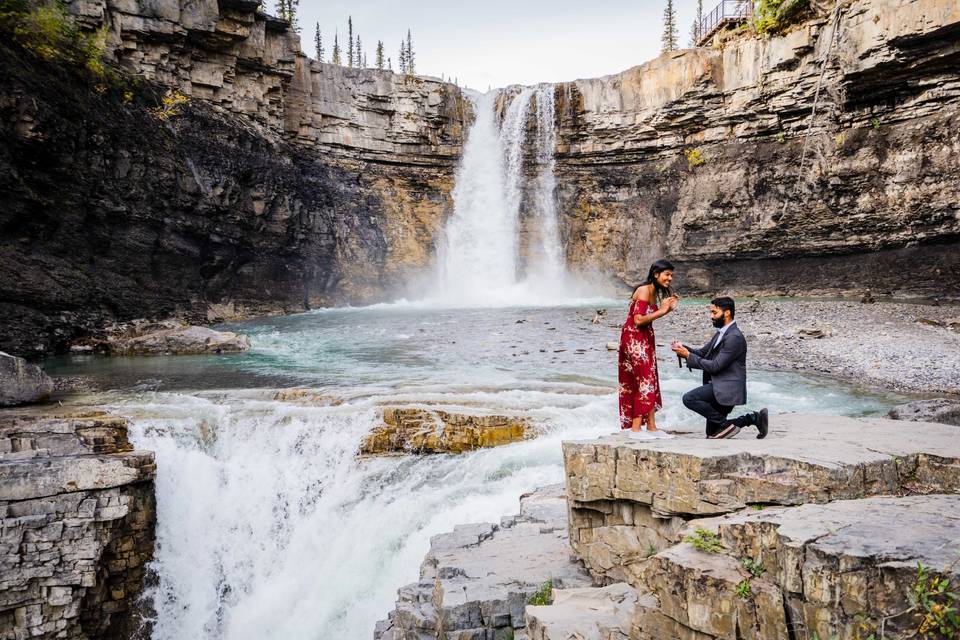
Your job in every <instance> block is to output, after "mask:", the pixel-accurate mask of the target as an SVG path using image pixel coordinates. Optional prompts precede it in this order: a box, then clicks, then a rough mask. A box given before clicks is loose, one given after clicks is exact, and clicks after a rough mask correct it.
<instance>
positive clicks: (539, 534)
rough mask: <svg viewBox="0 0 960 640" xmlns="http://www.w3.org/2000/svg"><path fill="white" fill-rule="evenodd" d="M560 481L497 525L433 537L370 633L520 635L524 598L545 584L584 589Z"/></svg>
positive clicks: (382, 637)
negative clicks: (414, 574)
mask: <svg viewBox="0 0 960 640" xmlns="http://www.w3.org/2000/svg"><path fill="white" fill-rule="evenodd" d="M566 514H567V509H566V499H565V498H564V495H563V487H562V486H561V485H557V486H553V487H546V488H543V489H538V490H537V491H535V492H533V493H531V494H527V495H525V496H523V497H522V498H521V500H520V514H519V515H516V516H510V517H506V518H503V519H502V520H501V522H500V524H499V525H497V524H492V523H486V524H472V525H460V526H457V527H456V528H455V529H454V531H453V532H451V533H445V534H441V535H438V536H434V537H433V538H432V539H431V540H430V552H429V553H428V554H427V557H426V559H425V560H424V562H423V565H422V566H421V568H420V580H419V582H415V583H413V584H410V585H407V586H406V587H403V588H401V589H400V590H399V591H398V593H397V595H398V599H397V604H396V607H395V609H394V610H393V611H391V612H390V616H389V618H388V619H387V620H384V621H382V622H380V623H378V624H377V627H376V631H375V632H374V638H375V639H377V640H387V639H390V640H394V639H396V640H400V639H401V638H402V639H407V638H416V639H417V640H426V639H428V638H463V639H469V638H476V639H479V638H484V639H486V638H498V639H499V638H510V637H513V638H521V637H523V635H524V631H523V630H524V628H525V625H526V619H525V616H524V610H525V608H526V606H527V603H528V602H529V600H530V598H531V597H533V595H534V594H536V593H537V591H538V590H540V589H541V588H542V587H543V586H544V585H545V584H547V583H550V584H551V585H552V586H553V587H554V588H557V589H567V588H577V587H588V586H591V584H592V581H591V580H590V577H589V575H588V574H587V573H586V571H585V570H584V569H583V567H582V566H581V565H580V564H579V563H577V562H576V561H574V560H572V559H571V557H570V548H569V545H568V544H567V534H566V529H567V524H566V520H567V516H566Z"/></svg>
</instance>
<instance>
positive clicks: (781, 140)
mask: <svg viewBox="0 0 960 640" xmlns="http://www.w3.org/2000/svg"><path fill="white" fill-rule="evenodd" d="M786 142H787V134H785V133H784V132H783V131H781V132H780V133H778V134H777V143H778V144H786ZM752 506H753V508H757V507H760V508H761V509H763V506H762V505H757V504H755V505H752Z"/></svg>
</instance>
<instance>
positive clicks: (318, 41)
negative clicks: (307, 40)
mask: <svg viewBox="0 0 960 640" xmlns="http://www.w3.org/2000/svg"><path fill="white" fill-rule="evenodd" d="M313 46H314V49H315V50H316V54H317V62H323V39H322V38H321V37H320V23H319V22H318V23H317V30H316V31H315V32H314V35H313Z"/></svg>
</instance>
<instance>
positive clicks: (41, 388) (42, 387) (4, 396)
mask: <svg viewBox="0 0 960 640" xmlns="http://www.w3.org/2000/svg"><path fill="white" fill-rule="evenodd" d="M51 393H53V380H51V379H50V376H48V375H47V374H46V373H44V371H43V369H41V368H40V367H38V366H37V365H35V364H30V363H29V362H27V361H26V360H24V359H23V358H18V357H16V356H11V355H10V354H8V353H4V352H2V351H0V407H13V406H16V405H18V404H29V403H31V402H39V401H42V400H46V399H47V398H48V397H50V394H51Z"/></svg>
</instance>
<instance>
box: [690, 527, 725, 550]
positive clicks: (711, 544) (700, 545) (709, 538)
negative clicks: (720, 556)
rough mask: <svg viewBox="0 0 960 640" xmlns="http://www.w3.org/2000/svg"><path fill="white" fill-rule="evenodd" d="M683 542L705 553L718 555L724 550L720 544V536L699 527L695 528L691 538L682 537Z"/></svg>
mask: <svg viewBox="0 0 960 640" xmlns="http://www.w3.org/2000/svg"><path fill="white" fill-rule="evenodd" d="M683 541H684V542H688V543H690V544H692V545H693V546H694V547H695V548H697V549H699V550H700V551H705V552H706V553H720V551H722V550H723V549H725V548H726V547H724V546H723V543H722V542H720V536H718V535H717V534H715V533H713V532H712V531H707V530H706V529H703V528H701V527H697V528H696V529H695V530H694V532H693V535H692V536H684V538H683Z"/></svg>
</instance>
